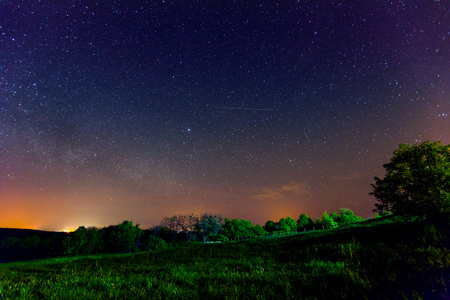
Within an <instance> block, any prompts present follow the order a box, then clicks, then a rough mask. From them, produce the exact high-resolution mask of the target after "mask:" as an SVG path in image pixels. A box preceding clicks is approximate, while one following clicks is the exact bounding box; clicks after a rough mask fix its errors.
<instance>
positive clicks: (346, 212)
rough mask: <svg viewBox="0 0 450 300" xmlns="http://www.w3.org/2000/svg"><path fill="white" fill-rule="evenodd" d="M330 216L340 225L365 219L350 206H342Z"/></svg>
mask: <svg viewBox="0 0 450 300" xmlns="http://www.w3.org/2000/svg"><path fill="white" fill-rule="evenodd" d="M330 217H331V218H332V219H333V221H335V222H336V223H337V225H338V226H342V225H347V224H352V223H358V222H361V221H363V220H364V219H363V218H361V217H358V216H355V213H354V212H353V211H351V210H350V209H348V208H340V209H339V210H338V211H337V212H334V213H332V214H331V215H330Z"/></svg>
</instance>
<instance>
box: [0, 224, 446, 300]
mask: <svg viewBox="0 0 450 300" xmlns="http://www.w3.org/2000/svg"><path fill="white" fill-rule="evenodd" d="M449 246H450V241H449V227H448V219H446V221H443V220H441V221H439V222H429V221H428V222H427V221H417V222H400V221H396V220H394V219H392V218H391V219H382V220H380V219H378V220H372V221H368V222H364V223H360V224H358V225H353V226H348V227H345V228H339V229H334V230H325V231H315V232H308V233H304V234H300V235H296V236H292V237H281V238H272V239H253V240H247V241H240V242H227V243H221V244H201V243H186V244H183V245H179V246H178V247H174V248H171V249H168V250H163V251H155V252H145V253H138V254H126V255H123V254H122V255H103V256H78V257H61V258H53V259H45V260H37V261H28V262H15V263H8V264H3V265H0V299H167V298H177V299H192V298H193V299H198V298H204V299H441V298H442V299H445V297H450V292H449V289H450V247H449Z"/></svg>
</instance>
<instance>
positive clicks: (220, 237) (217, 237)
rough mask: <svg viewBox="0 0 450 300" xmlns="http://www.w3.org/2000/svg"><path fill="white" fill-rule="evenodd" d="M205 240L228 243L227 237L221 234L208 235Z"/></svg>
mask: <svg viewBox="0 0 450 300" xmlns="http://www.w3.org/2000/svg"><path fill="white" fill-rule="evenodd" d="M206 240H207V241H208V242H215V241H220V242H228V241H229V239H228V237H227V236H225V235H223V234H210V235H208V238H207V239H206Z"/></svg>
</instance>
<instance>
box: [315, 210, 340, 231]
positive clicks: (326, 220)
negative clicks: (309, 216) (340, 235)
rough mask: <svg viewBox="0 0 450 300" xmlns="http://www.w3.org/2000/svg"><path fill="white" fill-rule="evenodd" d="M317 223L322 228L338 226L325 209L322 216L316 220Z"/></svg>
mask: <svg viewBox="0 0 450 300" xmlns="http://www.w3.org/2000/svg"><path fill="white" fill-rule="evenodd" d="M317 225H319V226H322V227H323V228H324V229H331V228H336V227H337V226H338V224H337V223H336V222H335V221H334V220H333V219H332V218H331V217H330V216H329V215H328V213H327V212H326V211H325V212H324V213H323V215H322V218H319V219H318V220H317Z"/></svg>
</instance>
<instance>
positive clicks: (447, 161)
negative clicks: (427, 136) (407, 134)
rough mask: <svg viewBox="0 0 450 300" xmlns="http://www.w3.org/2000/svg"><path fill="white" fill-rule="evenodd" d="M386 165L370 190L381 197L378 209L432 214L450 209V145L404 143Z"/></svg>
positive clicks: (422, 215) (419, 214) (412, 214)
mask: <svg viewBox="0 0 450 300" xmlns="http://www.w3.org/2000/svg"><path fill="white" fill-rule="evenodd" d="M383 167H384V168H385V170H386V174H385V176H384V178H378V177H375V178H374V179H375V183H373V184H372V187H373V192H371V193H370V194H371V195H373V196H375V198H377V200H378V203H377V204H375V206H376V209H375V210H374V211H375V212H393V213H394V214H396V215H401V216H407V217H415V216H419V217H424V216H428V217H431V216H433V215H436V214H437V213H440V212H444V211H449V208H450V145H441V142H440V141H438V142H428V141H426V142H423V143H421V144H418V145H411V144H401V145H400V147H399V149H397V150H396V151H395V152H394V156H393V157H392V159H391V161H390V162H389V163H387V164H384V165H383Z"/></svg>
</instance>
